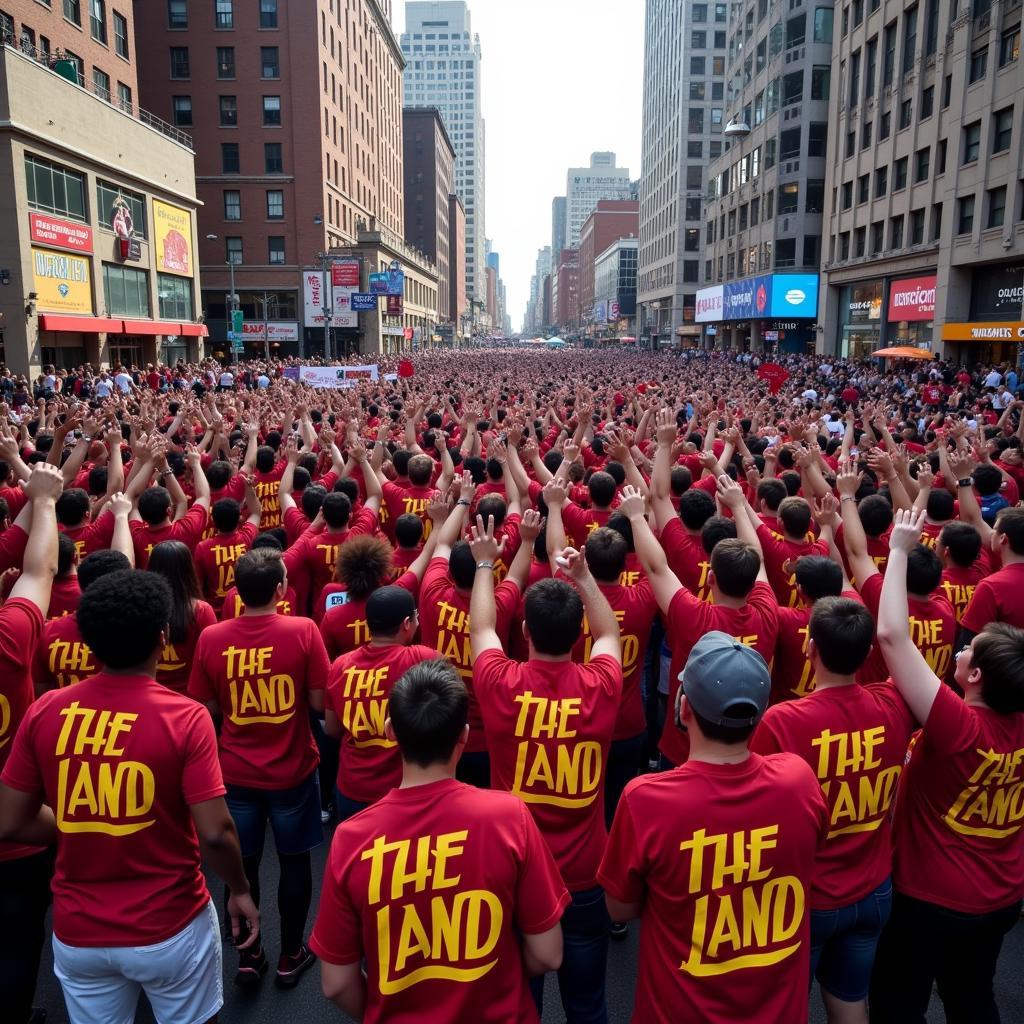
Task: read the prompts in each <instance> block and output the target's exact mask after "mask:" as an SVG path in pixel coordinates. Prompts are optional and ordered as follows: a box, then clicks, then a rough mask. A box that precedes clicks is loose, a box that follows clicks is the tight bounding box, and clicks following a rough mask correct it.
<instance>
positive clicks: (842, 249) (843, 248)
mask: <svg viewBox="0 0 1024 1024" xmlns="http://www.w3.org/2000/svg"><path fill="white" fill-rule="evenodd" d="M839 258H840V259H841V260H848V259H849V258H850V232H849V231H843V232H842V233H841V234H840V235H839Z"/></svg>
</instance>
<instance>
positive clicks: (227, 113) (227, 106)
mask: <svg viewBox="0 0 1024 1024" xmlns="http://www.w3.org/2000/svg"><path fill="white" fill-rule="evenodd" d="M220 123H221V127H222V128H233V127H236V126H237V125H238V103H237V101H236V99H235V97H234V96H221V98H220Z"/></svg>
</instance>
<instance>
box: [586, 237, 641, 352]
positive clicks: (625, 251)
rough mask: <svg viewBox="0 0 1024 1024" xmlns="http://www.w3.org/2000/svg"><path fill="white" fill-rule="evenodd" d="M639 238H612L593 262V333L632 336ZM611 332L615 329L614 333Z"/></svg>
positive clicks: (634, 319) (634, 317) (634, 326)
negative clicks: (594, 311) (612, 240)
mask: <svg viewBox="0 0 1024 1024" xmlns="http://www.w3.org/2000/svg"><path fill="white" fill-rule="evenodd" d="M639 245H640V240H639V239H638V238H616V239H615V241H614V242H612V244H611V245H609V246H608V248H607V249H605V250H604V252H602V253H600V254H599V255H598V257H597V260H596V261H595V263H594V300H595V301H594V306H595V307H596V313H595V315H594V317H593V323H594V333H595V334H597V335H601V334H604V335H611V336H617V337H623V338H626V337H636V334H635V332H636V259H637V252H638V249H639ZM615 332H618V334H617V335H616V334H615Z"/></svg>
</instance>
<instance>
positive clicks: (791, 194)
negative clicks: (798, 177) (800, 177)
mask: <svg viewBox="0 0 1024 1024" xmlns="http://www.w3.org/2000/svg"><path fill="white" fill-rule="evenodd" d="M799 208H800V183H799V182H796V181H790V182H787V183H786V184H785V185H780V186H779V213H780V214H783V213H796V211H797V210H798V209H799Z"/></svg>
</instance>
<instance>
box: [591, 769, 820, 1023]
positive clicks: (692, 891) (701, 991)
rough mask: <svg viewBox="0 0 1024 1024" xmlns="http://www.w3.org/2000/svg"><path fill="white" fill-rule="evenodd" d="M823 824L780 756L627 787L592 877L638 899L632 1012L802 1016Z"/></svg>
mask: <svg viewBox="0 0 1024 1024" xmlns="http://www.w3.org/2000/svg"><path fill="white" fill-rule="evenodd" d="M827 822H828V815H827V810H826V807H825V800H824V798H823V797H822V795H821V787H820V786H819V785H818V782H817V780H816V779H815V778H814V773H813V772H812V771H811V770H810V769H809V768H808V767H807V765H806V764H804V762H803V761H801V760H800V758H798V757H795V756H794V755H792V754H777V755H775V756H774V757H761V756H760V755H759V754H751V756H750V757H749V758H747V760H745V761H743V762H741V763H740V764H721V765H719V764H709V763H707V762H703V761H690V762H688V763H687V764H685V765H682V766H681V767H679V768H676V769H675V770H674V771H669V772H660V773H658V774H655V775H643V776H641V777H640V778H637V779H633V780H632V781H631V782H629V783H628V784H627V785H626V790H625V792H624V793H623V795H622V799H621V800H620V801H619V806H618V810H617V811H616V812H615V822H614V824H613V825H612V832H611V837H610V839H609V841H608V848H607V850H606V852H605V855H604V860H603V861H602V863H601V870H600V872H599V874H598V880H599V882H600V884H601V885H602V886H604V889H605V891H606V892H607V893H608V894H609V895H610V896H612V897H613V898H614V899H617V900H620V901H621V902H624V903H642V904H643V910H642V916H641V919H640V921H641V925H640V955H639V957H638V963H639V965H640V966H639V971H638V975H637V986H636V998H635V1003H634V1009H633V1020H635V1021H643V1022H644V1024H676V1022H678V1021H701V1022H702V1024H704V1022H706V1024H735V1022H736V1021H742V1020H748V1021H765V1022H768V1021H772V1022H783V1021H785V1022H791V1021H801V1020H806V1019H807V1001H808V1000H807V996H808V977H809V970H810V962H809V957H810V928H809V917H808V913H807V911H808V905H809V895H810V888H811V880H812V877H813V873H814V868H815V851H816V849H817V847H818V844H819V842H820V841H821V839H822V838H823V836H824V834H825V831H826V828H827Z"/></svg>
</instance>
